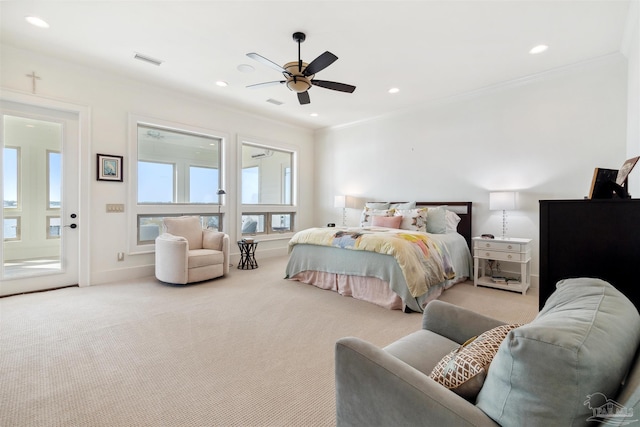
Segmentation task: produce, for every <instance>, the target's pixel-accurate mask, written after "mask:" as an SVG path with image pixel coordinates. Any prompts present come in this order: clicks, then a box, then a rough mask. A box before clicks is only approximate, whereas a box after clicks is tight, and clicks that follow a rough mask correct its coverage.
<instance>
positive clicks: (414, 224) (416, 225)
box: [394, 208, 427, 232]
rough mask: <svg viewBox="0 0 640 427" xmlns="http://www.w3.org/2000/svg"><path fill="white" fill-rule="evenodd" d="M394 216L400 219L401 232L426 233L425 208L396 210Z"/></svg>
mask: <svg viewBox="0 0 640 427" xmlns="http://www.w3.org/2000/svg"><path fill="white" fill-rule="evenodd" d="M394 215H395V216H401V217H402V222H401V223H400V228H401V229H402V230H411V231H422V232H426V231H427V208H418V209H396V210H395V212H394Z"/></svg>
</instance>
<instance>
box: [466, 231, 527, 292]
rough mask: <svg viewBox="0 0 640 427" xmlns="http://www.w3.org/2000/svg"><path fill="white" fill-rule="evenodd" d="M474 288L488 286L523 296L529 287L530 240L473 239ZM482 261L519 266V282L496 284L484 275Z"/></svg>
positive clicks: (507, 238)
mask: <svg viewBox="0 0 640 427" xmlns="http://www.w3.org/2000/svg"><path fill="white" fill-rule="evenodd" d="M472 240H473V259H474V269H473V270H474V275H473V276H474V277H473V285H474V286H478V285H480V286H489V287H491V288H498V289H506V290H508V291H516V292H521V293H522V295H524V294H525V293H526V292H527V289H529V286H531V239H519V238H513V237H511V238H509V237H503V238H496V239H484V238H482V237H474V238H473V239H472ZM484 260H495V261H506V262H512V263H517V264H520V280H519V281H518V282H517V283H514V282H507V281H505V282H504V283H497V282H496V281H494V279H493V278H492V277H490V276H487V275H486V274H485V264H484V262H483V261H484Z"/></svg>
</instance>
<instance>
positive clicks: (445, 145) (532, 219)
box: [315, 54, 627, 284]
mask: <svg viewBox="0 0 640 427" xmlns="http://www.w3.org/2000/svg"><path fill="white" fill-rule="evenodd" d="M626 73H627V63H626V59H625V58H624V57H623V56H622V55H620V54H616V55H611V56H608V57H605V58H601V59H600V60H596V61H591V62H589V63H586V64H581V65H577V66H573V67H569V68H566V69H563V70H559V71H556V72H549V73H546V74H545V75H543V76H537V77H536V78H531V79H528V80H526V81H518V82H513V83H511V84H509V83H506V84H503V85H499V86H497V87H494V88H489V89H487V90H483V91H479V92H477V93H474V94H469V95H468V96H461V97H458V98H457V99H452V100H449V101H447V102H441V103H439V104H437V105H430V106H422V107H416V108H414V109H413V110H410V111H403V112H398V113H397V114H394V115H391V116H387V117H380V118H377V119H373V120H370V121H367V122H364V123H360V124H354V125H351V126H344V127H340V128H334V129H326V130H322V131H318V132H317V133H316V150H315V158H316V178H315V181H316V205H317V209H316V216H315V222H316V224H324V223H327V222H329V221H331V222H337V223H339V222H341V215H342V213H341V210H340V209H336V208H333V198H334V196H335V195H341V194H347V195H353V196H360V197H364V198H365V199H367V200H394V201H403V200H418V201H472V202H473V203H474V209H473V215H474V218H473V233H474V234H475V235H479V234H481V233H493V234H495V235H499V234H500V233H501V228H502V216H501V213H500V212H491V211H489V210H488V202H489V191H491V190H517V191H518V192H519V195H520V200H519V209H518V210H517V211H514V212H510V213H509V225H508V235H510V236H512V237H527V238H532V239H534V246H533V247H534V252H533V253H534V258H533V262H532V270H533V274H534V278H533V280H534V283H535V284H537V274H538V270H539V268H538V241H539V231H538V229H539V227H538V224H539V210H538V200H541V199H579V198H583V197H584V196H585V195H587V194H588V191H589V187H590V183H591V178H592V175H593V170H594V168H595V167H604V168H615V169H617V168H619V167H620V165H622V163H623V162H624V160H625V159H626V143H625V141H626V114H627V102H626V94H627V92H626V91H627V87H626V80H627V76H626ZM424 84H429V82H425V83H424ZM432 84H437V82H433V83H432ZM399 95H400V94H399ZM358 215H359V212H358V211H356V210H352V211H350V212H349V221H348V223H349V224H350V225H356V224H357V222H358Z"/></svg>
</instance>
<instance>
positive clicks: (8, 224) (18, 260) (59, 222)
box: [0, 101, 80, 295]
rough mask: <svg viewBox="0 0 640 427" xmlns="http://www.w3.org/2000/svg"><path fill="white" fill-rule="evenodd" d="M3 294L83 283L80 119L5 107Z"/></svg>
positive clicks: (0, 288) (1, 108) (49, 111)
mask: <svg viewBox="0 0 640 427" xmlns="http://www.w3.org/2000/svg"><path fill="white" fill-rule="evenodd" d="M0 112H1V114H2V120H1V121H0V127H1V130H2V132H1V135H2V152H1V153H0V157H1V158H2V174H0V180H1V183H2V185H0V191H1V192H2V196H3V201H4V206H3V210H2V222H3V228H2V235H1V236H2V243H3V244H2V250H1V252H0V253H1V255H2V270H1V272H0V295H13V294H19V293H24V292H32V291H38V290H45V289H53V288H59V287H64V286H70V285H76V284H78V276H79V273H78V271H79V250H78V247H79V229H78V224H79V222H78V219H79V218H78V206H79V203H78V202H79V196H78V195H79V179H78V177H79V174H78V168H79V161H78V159H79V147H80V145H79V141H80V132H79V124H78V123H79V118H78V114H75V113H70V112H64V111H57V110H54V109H49V108H42V107H35V106H28V105H25V104H20V103H15V102H9V101H2V102H1V103H0Z"/></svg>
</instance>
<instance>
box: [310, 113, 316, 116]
mask: <svg viewBox="0 0 640 427" xmlns="http://www.w3.org/2000/svg"><path fill="white" fill-rule="evenodd" d="M309 115H310V116H311V117H318V113H311V114H309Z"/></svg>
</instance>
